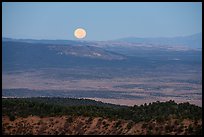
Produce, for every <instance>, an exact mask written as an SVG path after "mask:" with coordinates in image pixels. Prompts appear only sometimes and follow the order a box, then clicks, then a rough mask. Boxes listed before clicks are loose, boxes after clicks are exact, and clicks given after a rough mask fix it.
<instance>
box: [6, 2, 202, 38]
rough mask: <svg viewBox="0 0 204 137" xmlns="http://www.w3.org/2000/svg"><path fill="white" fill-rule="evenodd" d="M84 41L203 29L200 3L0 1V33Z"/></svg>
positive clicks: (24, 36) (166, 34)
mask: <svg viewBox="0 0 204 137" xmlns="http://www.w3.org/2000/svg"><path fill="white" fill-rule="evenodd" d="M78 27H82V28H84V29H86V31H87V36H86V38H85V39H84V40H113V39H118V38H123V37H175V36H187V35H192V34H195V33H199V32H201V31H202V3H201V2H170V3H169V2H153V3H151V2H144V3H143V2H127V3H125V2H117V3H114V2H112V3H110V2H102V3H101V2H95V3H94V2H84V3H83V2H80V3H79V2H76V3H74V2H66V3H64V2H60V3H54V2H49V3H47V2H45V3H41V2H39V3H37V2H35V3H34V2H18V3H15V2H4V3H2V36H3V37H9V38H23V39H27V38H30V39H66V40H76V38H75V37H74V35H73V33H74V30H75V29H76V28H78Z"/></svg>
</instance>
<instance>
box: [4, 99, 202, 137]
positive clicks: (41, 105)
mask: <svg viewBox="0 0 204 137" xmlns="http://www.w3.org/2000/svg"><path fill="white" fill-rule="evenodd" d="M62 100H63V101H64V102H63V103H61V102H62ZM62 100H61V98H52V102H50V99H49V98H45V100H43V98H30V99H29V98H27V99H26V98H12V99H9V98H8V99H3V101H2V112H3V114H2V116H9V119H10V120H11V121H14V120H15V118H18V117H28V116H38V117H40V118H41V119H40V120H39V121H38V122H37V123H36V124H35V125H36V126H41V125H44V124H45V122H43V120H42V119H43V118H44V117H56V116H67V118H66V119H65V124H64V127H62V128H63V129H64V128H66V129H67V128H68V127H69V126H70V125H73V126H74V125H75V126H76V127H75V128H76V129H73V130H79V131H80V132H79V133H78V134H83V133H84V132H85V131H86V129H87V128H89V127H90V125H89V126H88V125H86V126H82V125H84V124H91V123H92V122H93V120H94V118H96V117H98V121H97V124H96V127H98V128H97V129H100V128H103V129H106V130H107V129H109V128H110V127H109V126H110V124H111V122H113V123H114V124H113V126H112V128H113V129H115V130H116V131H111V132H109V133H111V134H123V129H122V128H126V130H130V129H132V127H133V126H134V125H136V124H142V125H141V132H140V130H138V129H137V130H138V131H136V129H133V130H135V131H134V134H149V135H151V134H171V133H174V134H187V135H191V134H195V135H196V134H202V123H200V121H201V120H202V108H200V107H198V106H195V105H191V104H189V103H180V104H177V103H175V102H174V101H172V100H171V101H168V102H153V103H151V104H148V105H147V104H145V105H141V106H136V105H135V106H133V107H124V106H116V105H112V106H111V105H107V104H106V105H105V104H104V105H102V104H100V105H99V106H98V105H97V103H96V105H94V103H93V102H92V105H90V106H89V105H85V104H84V105H77V104H75V105H74V106H71V105H69V104H68V102H69V101H67V102H66V100H69V99H62ZM78 101H79V102H80V101H83V100H81V99H80V100H78ZM86 101H88V100H86ZM53 102H55V103H53ZM79 104H81V103H79ZM79 116H83V117H87V118H86V119H84V120H83V121H84V122H85V123H84V124H82V123H83V122H82V123H77V120H76V119H75V118H77V117H79ZM104 119H106V120H104ZM184 119H188V120H189V121H190V125H189V126H187V128H185V126H186V125H184V124H183V122H182V121H183V120H184ZM49 121H50V123H52V126H48V127H50V128H53V124H54V125H58V124H60V120H59V119H56V120H55V119H53V118H52V119H50V118H49ZM73 122H74V124H70V123H73ZM124 122H125V123H127V126H125V127H123V123H124ZM22 124H23V125H24V126H26V127H28V126H29V125H26V124H25V123H24V122H21V125H19V126H21V127H22ZM3 126H6V127H7V128H2V129H3V130H2V131H4V134H6V130H7V129H8V130H9V128H11V127H9V126H10V125H6V124H3ZM29 127H30V126H29ZM82 127H83V129H81V128H82ZM30 128H32V127H30ZM45 128H46V127H41V128H40V129H39V133H41V134H44V130H45ZM113 129H112V130H113ZM24 130H25V129H24ZM24 130H22V129H18V130H16V132H18V133H21V132H25V131H26V134H32V133H31V131H28V130H25V131H24ZM145 130H146V132H144V131H145ZM10 132H11V131H10ZM66 132H68V131H64V130H62V132H61V131H58V130H56V131H54V132H53V133H52V134H63V135H64V134H66ZM69 132H73V131H72V130H70V131H69ZM94 133H97V131H94ZM100 133H101V134H105V133H104V132H103V131H100Z"/></svg>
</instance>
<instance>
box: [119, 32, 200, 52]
mask: <svg viewBox="0 0 204 137" xmlns="http://www.w3.org/2000/svg"><path fill="white" fill-rule="evenodd" d="M115 41H121V42H130V43H142V44H154V45H167V46H186V47H189V48H199V49H202V32H200V33H196V34H194V35H190V36H182V37H181V36H180V37H156V38H137V37H127V38H121V39H117V40H115Z"/></svg>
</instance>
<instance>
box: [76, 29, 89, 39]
mask: <svg viewBox="0 0 204 137" xmlns="http://www.w3.org/2000/svg"><path fill="white" fill-rule="evenodd" d="M74 36H75V37H76V38H78V39H83V38H84V37H86V31H85V29H82V28H78V29H76V30H75V31H74Z"/></svg>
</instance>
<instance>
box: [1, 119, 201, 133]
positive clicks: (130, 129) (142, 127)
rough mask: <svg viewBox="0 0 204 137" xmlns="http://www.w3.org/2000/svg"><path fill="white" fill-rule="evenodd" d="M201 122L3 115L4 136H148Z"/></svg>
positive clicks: (182, 130) (182, 129)
mask: <svg viewBox="0 0 204 137" xmlns="http://www.w3.org/2000/svg"><path fill="white" fill-rule="evenodd" d="M201 125H202V121H201V120H200V121H192V120H189V119H185V120H183V121H182V122H181V124H178V120H176V119H169V120H168V121H165V122H163V123H162V124H161V123H158V122H156V121H149V122H148V123H145V122H139V123H134V122H132V121H129V120H111V119H103V118H101V117H95V118H92V117H84V116H74V117H73V116H56V117H43V118H40V117H38V116H29V117H27V118H22V117H18V118H16V119H15V120H14V121H10V119H9V117H7V116H4V117H2V129H3V134H5V135H96V134H97V135H141V134H142V135H146V134H155V135H158V134H162V135H166V134H170V135H175V134H178V135H184V134H189V133H188V132H189V130H191V129H190V128H194V127H197V126H201Z"/></svg>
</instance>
